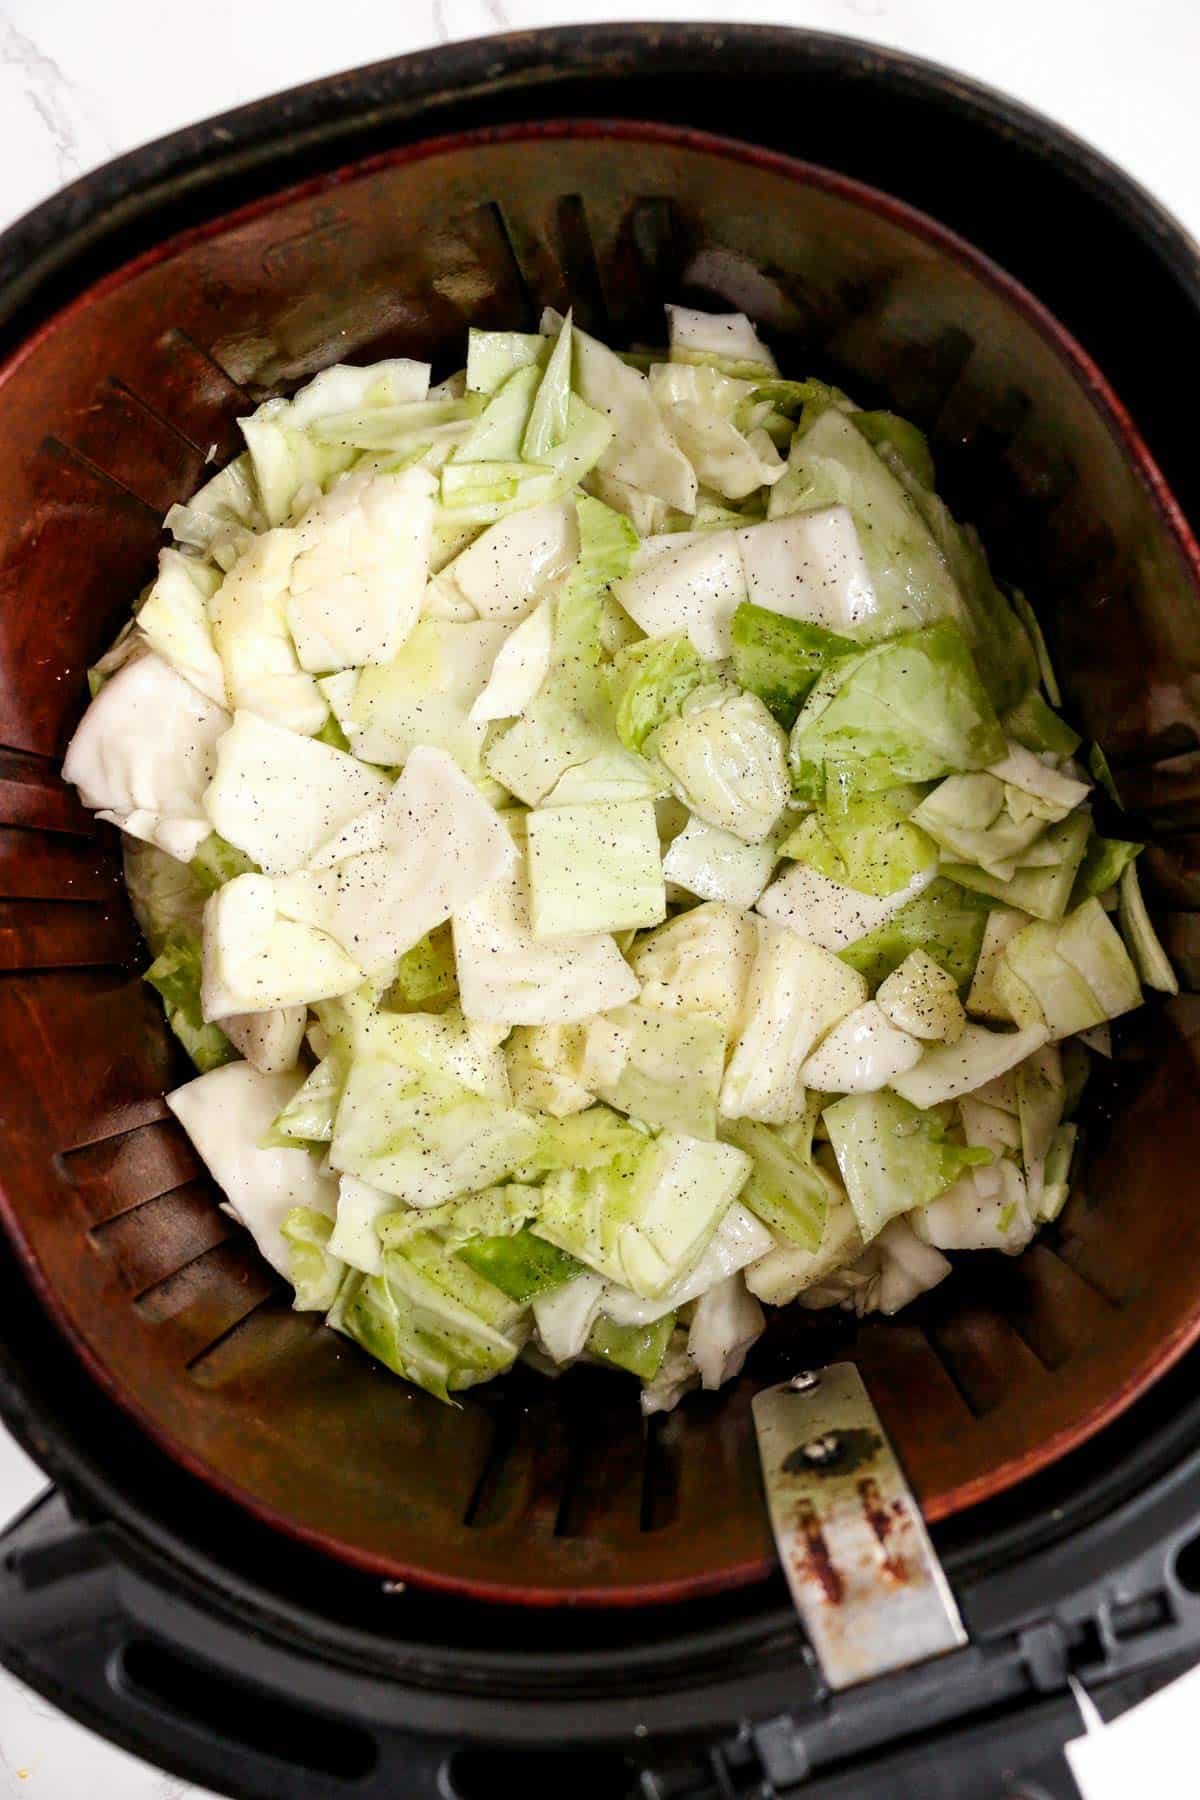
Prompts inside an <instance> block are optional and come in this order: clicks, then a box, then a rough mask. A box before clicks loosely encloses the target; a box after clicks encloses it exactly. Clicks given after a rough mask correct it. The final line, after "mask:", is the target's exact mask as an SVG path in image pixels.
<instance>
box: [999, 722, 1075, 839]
mask: <svg viewBox="0 0 1200 1800" xmlns="http://www.w3.org/2000/svg"><path fill="white" fill-rule="evenodd" d="M988 773H989V775H994V776H995V777H996V779H997V780H998V781H1002V782H1004V784H1005V786H1006V787H1010V788H1017V789H1018V790H1020V792H1022V793H1025V794H1029V795H1031V796H1032V797H1033V798H1034V799H1035V800H1038V801H1040V802H1041V803H1042V806H1043V809H1044V810H1043V812H1042V815H1041V816H1042V817H1043V818H1044V819H1048V820H1054V819H1065V818H1066V816H1067V814H1068V813H1069V812H1073V811H1074V810H1075V808H1076V807H1077V806H1079V805H1081V804H1082V802H1083V801H1084V800H1086V799H1087V797H1088V794H1089V793H1090V792H1091V788H1090V786H1089V784H1088V783H1087V782H1086V781H1076V779H1075V777H1074V776H1073V775H1065V774H1063V772H1062V770H1061V769H1053V768H1051V767H1050V766H1049V764H1047V763H1045V762H1043V761H1042V759H1041V757H1040V756H1035V755H1034V754H1033V752H1032V750H1028V749H1026V748H1025V746H1024V745H1023V744H1019V743H1016V742H1014V741H1013V740H1012V739H1011V738H1010V739H1009V741H1008V748H1007V750H1006V752H1005V754H1004V755H1003V756H1002V757H1001V758H1000V760H999V761H998V762H994V763H992V765H991V767H990V768H989V770H988Z"/></svg>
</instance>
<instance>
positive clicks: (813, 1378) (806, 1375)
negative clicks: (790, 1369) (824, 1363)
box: [788, 1369, 821, 1394]
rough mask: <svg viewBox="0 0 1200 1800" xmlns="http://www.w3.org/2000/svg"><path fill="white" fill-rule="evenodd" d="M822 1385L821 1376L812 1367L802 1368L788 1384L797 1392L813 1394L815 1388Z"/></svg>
mask: <svg viewBox="0 0 1200 1800" xmlns="http://www.w3.org/2000/svg"><path fill="white" fill-rule="evenodd" d="M820 1385H821V1377H820V1376H819V1375H817V1374H815V1373H814V1372H813V1370H812V1369H802V1370H801V1371H800V1373H799V1375H793V1376H792V1379H791V1380H790V1381H789V1382H788V1386H789V1387H790V1388H791V1389H792V1391H793V1393H796V1394H811V1393H812V1391H813V1389H814V1388H819V1387H820Z"/></svg>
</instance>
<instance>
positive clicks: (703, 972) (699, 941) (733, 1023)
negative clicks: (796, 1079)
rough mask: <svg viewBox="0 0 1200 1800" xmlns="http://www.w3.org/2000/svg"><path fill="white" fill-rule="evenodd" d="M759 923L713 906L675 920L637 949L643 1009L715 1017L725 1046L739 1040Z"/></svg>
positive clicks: (737, 910)
mask: <svg viewBox="0 0 1200 1800" xmlns="http://www.w3.org/2000/svg"><path fill="white" fill-rule="evenodd" d="M758 938H759V929H758V922H757V920H756V919H755V918H754V917H753V916H752V915H751V914H749V913H745V912H742V911H741V909H740V908H738V907H736V906H726V905H722V904H721V903H720V902H718V901H712V902H710V903H709V904H707V905H705V906H697V907H695V908H693V910H692V911H691V912H686V913H683V914H681V915H680V917H679V918H677V919H671V920H670V921H669V922H668V923H667V924H666V925H662V926H660V927H659V929H658V930H657V931H655V932H652V933H651V934H650V936H649V937H646V938H643V939H642V940H641V942H640V943H639V944H638V945H637V946H636V947H635V949H634V952H633V955H632V956H631V958H630V963H631V966H632V969H633V972H634V975H635V977H636V980H637V981H638V982H640V983H641V995H640V999H641V1004H642V1005H643V1006H649V1007H657V1008H659V1009H661V1010H662V1011H669V1012H681V1013H687V1014H693V1013H710V1014H711V1015H712V1016H713V1017H714V1018H716V1019H719V1020H720V1021H721V1024H722V1026H723V1027H724V1029H725V1036H726V1042H727V1043H732V1042H733V1040H734V1038H735V1037H736V1035H737V1032H738V1029H739V1026H740V1023H741V1019H742V1013H743V1009H744V1006H745V996H746V991H747V987H748V985H749V981H750V972H751V969H752V968H753V966H754V959H755V954H756V952H757V949H758Z"/></svg>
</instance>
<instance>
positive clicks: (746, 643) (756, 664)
mask: <svg viewBox="0 0 1200 1800" xmlns="http://www.w3.org/2000/svg"><path fill="white" fill-rule="evenodd" d="M729 634H730V640H731V648H732V654H733V672H734V674H735V675H736V676H737V679H738V682H739V684H740V685H741V686H742V687H744V688H748V689H749V690H750V692H751V693H752V694H757V695H758V697H759V699H760V700H762V701H763V702H764V703H765V704H766V705H767V706H768V707H769V708H770V710H771V712H772V713H773V714H774V716H775V718H776V719H778V721H779V723H780V724H781V725H782V726H783V728H784V730H785V731H790V730H791V728H792V726H793V725H794V724H795V722H796V716H797V714H798V713H799V711H800V708H801V706H802V705H803V704H804V702H805V700H806V699H807V698H808V695H809V693H810V691H811V689H812V687H813V684H814V682H815V681H816V679H817V677H818V675H820V673H821V671H822V669H824V667H825V665H826V664H827V663H829V662H832V661H833V660H834V658H836V657H839V656H850V655H853V654H854V652H855V649H856V646H855V645H854V643H853V642H852V641H851V639H850V638H846V637H839V636H838V635H837V634H836V633H835V632H833V631H827V630H826V629H825V627H824V626H823V625H815V624H813V623H812V621H811V620H809V619H802V618H789V617H785V616H784V615H783V613H782V612H780V611H772V610H769V608H768V607H767V606H761V605H760V606H756V605H754V604H752V603H751V602H750V601H748V600H743V601H742V602H741V603H740V604H739V605H738V606H737V608H736V609H735V611H734V614H733V618H732V620H731V622H730V627H729Z"/></svg>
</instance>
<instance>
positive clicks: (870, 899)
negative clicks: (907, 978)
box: [757, 862, 937, 961]
mask: <svg viewBox="0 0 1200 1800" xmlns="http://www.w3.org/2000/svg"><path fill="white" fill-rule="evenodd" d="M936 873H937V869H936V866H934V867H932V868H927V869H922V870H919V871H918V872H917V873H916V874H915V875H914V876H913V877H912V879H911V880H910V881H909V882H908V883H907V884H906V885H905V886H904V887H902V888H900V889H899V890H898V891H897V892H896V893H894V894H885V895H873V894H864V893H861V892H860V891H859V890H858V889H857V888H853V887H848V886H846V884H845V883H844V882H841V881H835V880H833V879H832V877H830V876H829V875H823V874H822V873H821V872H820V871H819V870H817V869H814V868H812V867H811V866H810V864H808V863H807V862H798V863H793V864H792V866H791V867H790V868H788V869H784V870H783V872H782V873H781V874H779V875H777V876H776V877H775V880H774V881H773V882H772V883H771V884H770V886H769V887H768V888H767V890H766V892H765V893H764V894H762V895H761V897H760V898H759V900H758V903H757V910H758V911H759V912H760V913H761V914H762V916H763V918H764V919H769V920H770V921H771V923H772V924H773V925H780V926H783V927H785V928H786V929H787V930H788V931H793V932H795V934H796V936H797V937H801V938H804V939H805V941H806V942H808V943H811V944H817V945H819V946H820V948H821V949H822V950H838V951H841V950H845V949H847V948H848V947H849V946H850V945H857V944H859V943H860V942H862V943H864V944H865V943H866V942H867V941H868V939H869V938H873V937H875V936H876V935H880V934H885V933H886V932H887V930H888V921H892V920H898V919H899V918H900V917H901V915H902V914H903V913H904V911H905V910H906V909H907V908H908V906H909V904H910V902H912V901H914V900H916V899H917V897H918V896H919V895H921V894H923V893H924V892H925V890H926V889H927V888H929V887H930V886H931V884H932V883H933V880H934V877H935V876H936ZM904 954H905V950H904V949H902V950H901V951H900V955H899V956H898V957H897V959H896V960H897V961H901V960H902V959H903V956H904Z"/></svg>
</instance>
